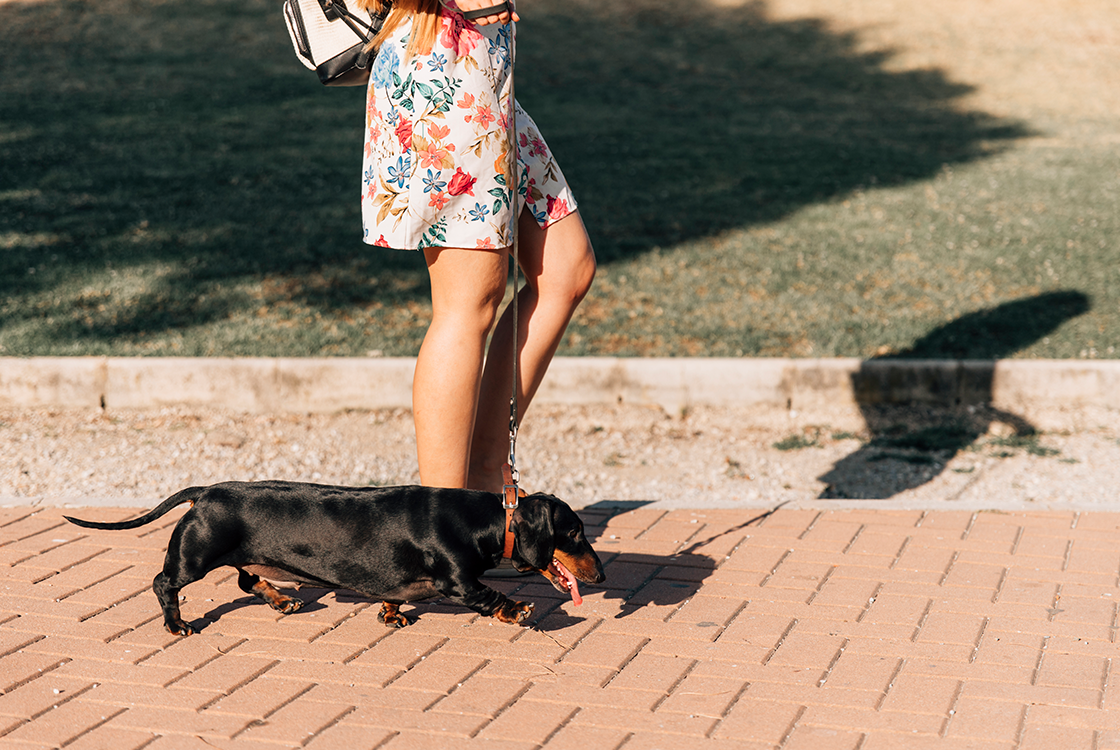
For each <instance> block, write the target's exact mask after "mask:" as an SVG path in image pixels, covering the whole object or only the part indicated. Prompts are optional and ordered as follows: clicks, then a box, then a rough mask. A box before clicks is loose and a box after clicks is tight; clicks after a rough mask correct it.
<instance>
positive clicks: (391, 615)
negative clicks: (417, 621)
mask: <svg viewBox="0 0 1120 750" xmlns="http://www.w3.org/2000/svg"><path fill="white" fill-rule="evenodd" d="M377 619H378V620H381V622H383V623H385V624H386V625H388V626H389V627H391V628H403V627H404V626H405V625H407V624H408V618H407V617H405V616H404V615H402V614H401V605H399V604H393V603H392V602H381V611H380V612H378V613H377Z"/></svg>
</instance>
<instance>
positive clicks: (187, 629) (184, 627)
mask: <svg viewBox="0 0 1120 750" xmlns="http://www.w3.org/2000/svg"><path fill="white" fill-rule="evenodd" d="M163 626H164V627H165V628H167V632H168V633H171V635H179V636H188V635H194V634H195V633H197V632H198V631H197V630H195V629H194V628H193V627H191V626H190V625H189V624H188V623H185V622H183V621H182V620H179V622H164V623H163Z"/></svg>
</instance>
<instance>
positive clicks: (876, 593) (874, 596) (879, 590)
mask: <svg viewBox="0 0 1120 750" xmlns="http://www.w3.org/2000/svg"><path fill="white" fill-rule="evenodd" d="M885 585H886V584H884V583H883V582H882V581H879V585H878V586H876V587H875V590H874V591H872V592H871V596H869V597H868V598H867V602H866V603H865V604H864V605H863V611H862V612H860V613H859V617H857V618H856V622H863V618H864V617H866V616H867V613H868V612H869V611H871V605H872V604H874V603H875V600H876V599H878V598H879V594H881V593H882V592H883V586H885Z"/></svg>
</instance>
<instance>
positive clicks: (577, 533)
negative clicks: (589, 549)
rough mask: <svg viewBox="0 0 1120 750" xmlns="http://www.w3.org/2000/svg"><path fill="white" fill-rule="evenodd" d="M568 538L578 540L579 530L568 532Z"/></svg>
mask: <svg viewBox="0 0 1120 750" xmlns="http://www.w3.org/2000/svg"><path fill="white" fill-rule="evenodd" d="M568 536H570V537H571V538H572V539H579V529H572V530H571V531H569V532H568Z"/></svg>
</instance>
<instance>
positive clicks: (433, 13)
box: [355, 0, 441, 60]
mask: <svg viewBox="0 0 1120 750" xmlns="http://www.w3.org/2000/svg"><path fill="white" fill-rule="evenodd" d="M384 4H385V2H384V0H355V5H357V6H358V7H359V8H362V9H363V10H368V11H369V12H371V13H380V12H381V10H382V8H383V7H384ZM440 10H441V5H440V0H393V9H392V10H391V11H389V17H388V18H386V19H385V25H384V26H382V27H381V31H380V32H379V33H378V35H377V36H375V37H374V38H373V41H372V42H370V49H376V48H378V47H380V46H381V44H382V43H383V42H384V41H385V40H386V39H388V38H389V35H391V34H392V33H393V32H394V31H396V30H397V27H399V26H400V25H401V24H402V23H404V21H405V19H407V18H408V17H409V16H412V17H413V21H412V36H411V37H409V40H408V49H407V50H405V59H406V60H408V59H411V58H412V57H413V56H414V55H417V54H420V55H427V54H429V53H431V51H432V48H433V47H434V46H435V44H436V37H438V36H439V24H440V21H439V14H440Z"/></svg>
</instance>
